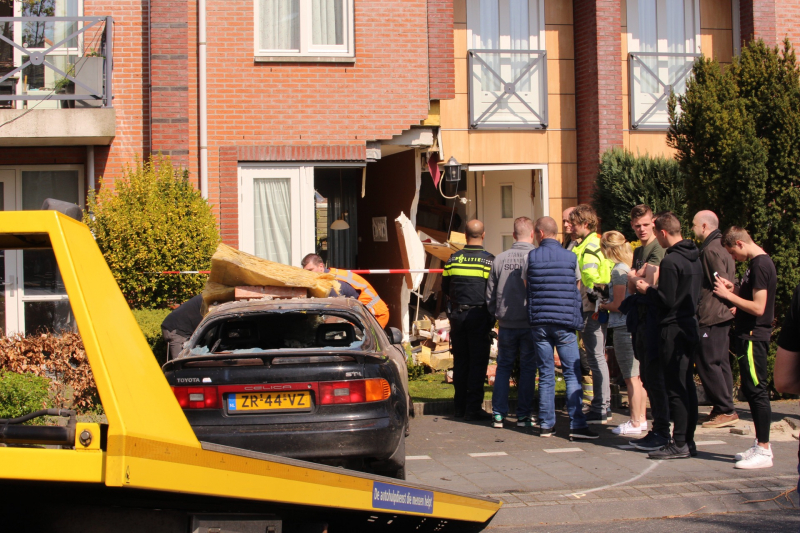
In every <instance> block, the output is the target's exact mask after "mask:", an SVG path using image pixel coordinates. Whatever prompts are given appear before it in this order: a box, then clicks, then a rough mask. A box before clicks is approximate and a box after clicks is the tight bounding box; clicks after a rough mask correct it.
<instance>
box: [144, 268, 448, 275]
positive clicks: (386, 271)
mask: <svg viewBox="0 0 800 533" xmlns="http://www.w3.org/2000/svg"><path fill="white" fill-rule="evenodd" d="M350 272H352V273H353V274H441V273H442V272H444V269H442V268H386V269H368V270H351V271H350ZM210 273H211V271H210V270H163V271H161V272H147V274H210Z"/></svg>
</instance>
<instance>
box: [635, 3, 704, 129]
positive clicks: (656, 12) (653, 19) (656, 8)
mask: <svg viewBox="0 0 800 533" xmlns="http://www.w3.org/2000/svg"><path fill="white" fill-rule="evenodd" d="M697 1H698V0H629V1H628V3H627V10H628V33H629V35H628V49H629V51H630V53H631V54H632V57H631V61H630V73H629V74H630V102H631V126H632V127H633V128H639V127H644V128H655V129H663V128H665V127H666V126H667V125H668V117H667V100H668V97H669V91H670V90H672V91H674V92H675V93H677V94H682V93H683V92H684V91H685V90H686V81H687V79H688V77H689V74H690V73H691V69H692V65H693V63H694V60H695V58H696V57H697V56H699V51H700V50H699V32H700V29H699V20H698V19H699V14H698V9H699V6H698V4H697Z"/></svg>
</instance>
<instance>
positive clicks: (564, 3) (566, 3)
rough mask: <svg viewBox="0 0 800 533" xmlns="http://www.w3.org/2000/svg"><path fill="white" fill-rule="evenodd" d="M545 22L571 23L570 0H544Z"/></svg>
mask: <svg viewBox="0 0 800 533" xmlns="http://www.w3.org/2000/svg"><path fill="white" fill-rule="evenodd" d="M544 23H545V24H572V0H544Z"/></svg>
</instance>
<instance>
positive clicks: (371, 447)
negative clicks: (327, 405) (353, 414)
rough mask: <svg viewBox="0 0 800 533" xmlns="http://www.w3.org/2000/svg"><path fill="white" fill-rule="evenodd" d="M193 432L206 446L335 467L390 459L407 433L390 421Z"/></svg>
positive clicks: (197, 428)
mask: <svg viewBox="0 0 800 533" xmlns="http://www.w3.org/2000/svg"><path fill="white" fill-rule="evenodd" d="M192 429H194V432H195V435H196V436H197V438H198V439H199V440H201V441H203V442H213V443H215V444H222V445H224V446H231V447H234V448H243V449H246V450H253V451H256V452H262V453H269V454H273V455H281V456H284V457H291V458H294V459H303V460H307V461H324V462H332V463H336V462H343V463H346V462H347V461H348V460H353V459H359V460H361V459H367V460H385V459H388V458H389V457H390V456H391V455H392V454H393V453H394V452H395V450H396V449H397V445H398V443H399V441H400V437H401V435H402V434H403V432H404V431H405V428H403V427H402V426H399V425H397V424H396V423H394V422H393V420H392V419H390V418H388V417H384V418H372V419H367V420H346V421H335V422H315V423H304V424H270V425H243V426H193V427H192Z"/></svg>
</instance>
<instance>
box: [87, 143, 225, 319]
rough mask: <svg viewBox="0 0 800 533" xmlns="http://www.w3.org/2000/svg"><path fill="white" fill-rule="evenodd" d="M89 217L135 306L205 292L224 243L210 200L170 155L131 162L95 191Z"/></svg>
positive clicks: (159, 303)
mask: <svg viewBox="0 0 800 533" xmlns="http://www.w3.org/2000/svg"><path fill="white" fill-rule="evenodd" d="M84 222H86V224H87V225H88V226H89V228H90V229H91V230H92V233H93V234H94V236H95V238H96V240H97V245H98V246H99V247H100V250H101V251H102V252H103V256H104V257H105V259H106V262H107V263H108V266H109V267H110V268H111V272H112V273H113V274H114V277H115V278H116V280H117V283H118V284H119V287H120V289H121V290H122V293H123V294H124V295H125V298H126V299H127V300H128V303H129V305H130V306H131V307H132V308H134V309H142V308H146V309H154V308H164V307H166V306H167V305H169V304H170V303H180V302H184V301H186V300H188V299H189V298H191V297H192V296H195V295H196V294H199V293H200V292H201V291H202V290H203V287H204V285H205V280H206V276H204V275H200V274H197V275H159V274H157V272H162V271H165V270H207V269H209V268H210V266H211V256H212V255H213V254H214V251H215V250H216V248H217V244H218V243H219V232H218V231H217V225H216V219H215V218H214V214H213V213H212V212H211V206H209V204H208V202H206V201H205V200H204V199H203V198H202V196H201V195H200V193H199V192H198V191H197V190H195V189H194V187H193V186H192V184H191V183H189V180H188V172H186V171H181V170H176V169H174V168H173V167H172V163H171V161H170V159H169V158H168V157H161V156H157V157H155V158H154V159H151V160H150V161H147V162H146V163H144V164H142V163H140V162H139V161H138V160H137V161H136V164H135V166H134V167H133V168H130V167H128V168H126V169H125V172H124V175H123V177H122V178H121V179H118V180H117V181H115V183H114V187H113V188H110V187H107V188H104V189H102V191H101V192H100V194H99V195H97V196H95V195H94V194H90V196H89V201H88V212H87V213H86V215H85V216H84Z"/></svg>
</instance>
